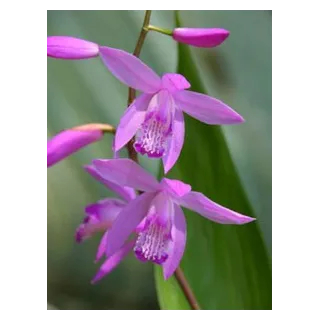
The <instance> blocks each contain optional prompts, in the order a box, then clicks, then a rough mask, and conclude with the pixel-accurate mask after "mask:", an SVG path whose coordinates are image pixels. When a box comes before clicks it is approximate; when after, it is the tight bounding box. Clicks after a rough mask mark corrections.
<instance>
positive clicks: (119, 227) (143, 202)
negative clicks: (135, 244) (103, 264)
mask: <svg viewBox="0 0 320 320" xmlns="http://www.w3.org/2000/svg"><path fill="white" fill-rule="evenodd" d="M154 196H155V193H154V192H146V193H143V194H142V195H140V196H138V197H137V198H136V199H134V200H132V201H131V202H129V203H128V205H127V206H126V207H125V208H124V209H123V210H122V211H121V212H120V213H119V215H118V217H117V219H116V220H115V221H114V223H113V225H112V227H111V229H110V230H109V232H108V235H107V248H106V253H107V256H111V255H113V254H114V253H115V252H116V251H118V250H119V249H120V248H121V247H122V245H123V243H124V242H125V241H126V240H127V238H128V237H129V236H130V234H131V233H132V232H133V231H134V230H135V228H136V227H137V226H138V225H139V223H140V222H141V221H142V219H143V218H144V217H145V215H146V214H147V212H148V210H149V207H150V204H151V201H152V200H153V198H154Z"/></svg>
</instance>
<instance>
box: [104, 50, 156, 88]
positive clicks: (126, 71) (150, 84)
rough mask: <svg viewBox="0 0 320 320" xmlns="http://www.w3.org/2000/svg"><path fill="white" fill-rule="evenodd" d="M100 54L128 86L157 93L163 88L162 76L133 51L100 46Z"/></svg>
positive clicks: (113, 72)
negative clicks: (133, 53) (132, 52)
mask: <svg viewBox="0 0 320 320" xmlns="http://www.w3.org/2000/svg"><path fill="white" fill-rule="evenodd" d="M100 56H101V58H102V61H103V62H104V64H105V65H106V67H107V68H108V69H109V70H110V72H111V73H112V74H113V75H114V76H115V77H116V78H118V79H119V80H120V81H121V82H123V83H124V84H126V85H127V86H128V87H131V88H134V89H136V90H140V91H142V92H145V93H155V92H157V91H158V90H159V89H160V88H161V79H160V77H159V76H158V75H157V74H156V73H155V72H154V71H153V70H152V69H151V68H149V67H148V66H147V65H145V64H144V63H143V62H142V61H141V60H140V59H138V58H137V57H135V56H134V55H132V54H131V53H128V52H126V51H123V50H119V49H113V48H109V47H100Z"/></svg>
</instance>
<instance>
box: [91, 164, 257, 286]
mask: <svg viewBox="0 0 320 320" xmlns="http://www.w3.org/2000/svg"><path fill="white" fill-rule="evenodd" d="M93 167H94V168H95V170H96V173H97V174H98V175H99V176H100V177H102V178H103V177H105V178H106V179H108V180H109V181H111V182H113V183H115V184H116V185H118V186H126V187H130V188H134V189H136V190H141V191H144V193H143V194H141V195H139V196H137V197H136V198H135V199H132V200H131V201H130V202H129V203H128V204H127V205H126V206H125V207H124V208H123V209H122V210H121V211H120V212H119V213H118V214H117V217H116V219H115V220H114V221H113V224H112V226H111V228H110V229H109V230H108V232H107V234H106V235H105V239H104V244H103V247H105V249H106V251H105V253H106V256H107V257H108V258H107V260H106V261H105V262H104V263H103V265H102V266H101V268H100V270H99V272H98V273H97V275H96V276H95V278H94V279H93V282H96V281H98V280H100V279H101V278H102V277H103V276H104V275H106V274H107V273H109V272H110V271H111V270H113V269H114V268H115V267H116V266H117V265H118V264H119V263H120V262H121V260H122V259H123V258H124V257H125V256H126V255H127V254H128V253H129V252H130V251H131V250H133V251H134V253H135V255H136V257H137V258H138V259H139V260H141V261H151V262H153V263H157V264H160V265H161V266H162V267H163V271H164V278H165V279H168V278H169V277H170V276H171V275H172V274H173V273H174V271H175V270H176V268H177V267H178V265H179V263H180V260H181V258H182V256H183V252H184V249H185V244H186V221H185V217H184V214H183V211H182V209H181V207H180V206H183V207H186V208H188V209H191V210H193V211H195V212H198V213H199V214H200V215H202V216H204V217H205V218H207V219H209V220H212V221H214V222H217V223H221V224H245V223H248V222H251V221H253V220H255V219H254V218H251V217H247V216H244V215H241V214H239V213H237V212H235V211H232V210H230V209H227V208H225V207H223V206H221V205H219V204H217V203H214V202H213V201H211V200H210V199H208V198H207V197H206V196H204V195H203V194H202V193H199V192H194V191H191V186H190V185H188V184H185V183H183V182H182V181H179V180H171V179H167V178H163V179H162V180H161V182H158V181H157V180H156V179H155V178H154V177H153V176H152V175H151V174H150V173H148V172H147V171H145V170H144V169H143V168H142V167H140V166H139V165H138V164H136V163H135V162H134V161H132V160H129V159H111V160H94V161H93ZM100 179H101V178H100ZM131 234H134V235H135V236H134V238H133V239H131V240H128V241H127V239H128V238H129V236H130V235H131Z"/></svg>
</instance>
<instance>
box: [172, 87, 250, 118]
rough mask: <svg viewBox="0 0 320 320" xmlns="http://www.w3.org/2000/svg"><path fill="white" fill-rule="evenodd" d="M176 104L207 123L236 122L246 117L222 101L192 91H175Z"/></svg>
mask: <svg viewBox="0 0 320 320" xmlns="http://www.w3.org/2000/svg"><path fill="white" fill-rule="evenodd" d="M173 96H174V100H175V102H176V104H177V105H178V106H179V107H180V108H181V110H183V111H184V112H186V113H188V114H189V115H190V116H191V117H194V118H196V119H198V120H200V121H202V122H204V123H207V124H236V123H241V122H244V119H243V118H242V117H241V116H240V115H239V114H238V113H236V112H235V111H234V110H232V109H231V108H230V107H229V106H227V105H226V104H224V103H223V102H222V101H220V100H218V99H215V98H212V97H209V96H207V95H205V94H201V93H197V92H192V91H178V92H175V93H174V95H173Z"/></svg>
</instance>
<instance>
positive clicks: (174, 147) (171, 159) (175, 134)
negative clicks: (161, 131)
mask: <svg viewBox="0 0 320 320" xmlns="http://www.w3.org/2000/svg"><path fill="white" fill-rule="evenodd" d="M183 142H184V119H183V113H182V111H181V110H179V109H176V111H175V116H174V120H173V127H172V137H171V139H170V141H169V145H168V150H167V152H166V153H165V155H164V157H163V158H162V161H163V167H164V173H165V174H167V173H168V172H169V171H170V170H171V168H172V167H173V166H174V164H175V163H176V162H177V160H178V158H179V156H180V153H181V150H182V146H183Z"/></svg>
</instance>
